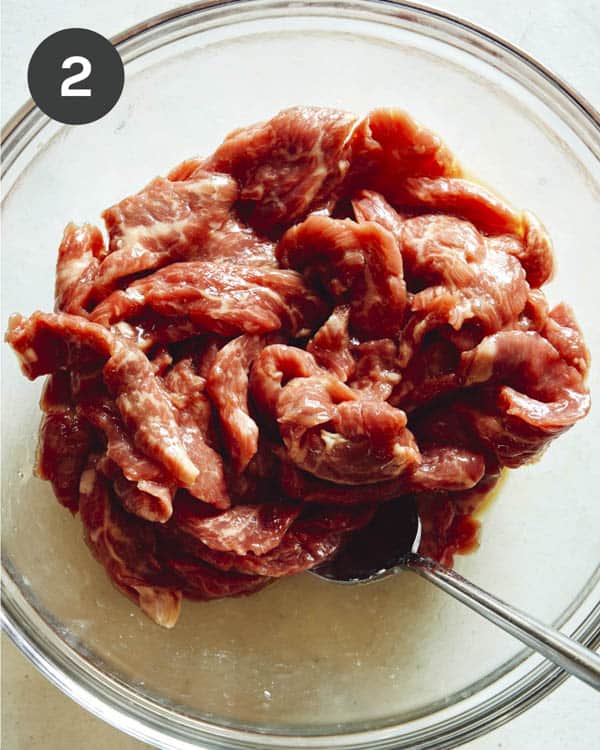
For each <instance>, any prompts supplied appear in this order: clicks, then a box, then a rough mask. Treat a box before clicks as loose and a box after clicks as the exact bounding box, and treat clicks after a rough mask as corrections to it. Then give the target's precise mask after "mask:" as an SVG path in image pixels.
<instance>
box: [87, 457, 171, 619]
mask: <svg viewBox="0 0 600 750" xmlns="http://www.w3.org/2000/svg"><path fill="white" fill-rule="evenodd" d="M80 493H81V494H80V501H79V509H80V513H81V520H82V522H83V528H84V532H85V540H86V542H87V544H88V546H89V548H90V549H91V551H92V553H93V554H94V556H95V557H96V559H97V560H98V561H99V562H100V563H102V565H103V566H104V567H105V568H106V572H107V573H108V576H109V577H110V579H111V581H112V582H113V583H114V584H115V586H116V587H117V588H118V589H120V590H121V591H122V592H123V593H124V594H126V595H127V596H128V597H129V598H130V599H133V601H134V602H136V604H138V606H139V607H140V608H141V609H142V610H143V611H144V612H145V613H146V614H147V615H148V616H149V617H150V618H151V619H152V620H154V622H156V623H157V624H158V625H162V626H163V627H166V628H172V627H173V626H174V625H175V623H176V622H177V618H178V617H179V610H180V608H181V591H179V590H178V589H177V588H176V587H175V586H174V585H173V584H174V581H173V578H172V576H168V575H167V574H166V573H165V571H164V570H163V569H162V567H161V565H160V563H159V562H158V560H157V558H156V556H155V550H154V547H155V541H154V533H153V531H152V529H151V526H150V525H149V524H145V523H144V522H143V521H139V520H137V519H135V518H134V517H133V516H131V515H128V514H127V513H125V512H124V511H122V510H121V509H120V508H119V507H118V505H117V504H116V503H114V502H112V501H111V498H110V492H109V489H108V486H107V484H106V480H104V479H102V478H101V477H100V475H99V474H98V473H97V472H96V470H95V469H94V468H93V466H92V465H90V466H88V468H87V469H86V470H85V471H84V473H83V475H82V477H81V485H80Z"/></svg>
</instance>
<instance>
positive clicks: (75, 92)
mask: <svg viewBox="0 0 600 750" xmlns="http://www.w3.org/2000/svg"><path fill="white" fill-rule="evenodd" d="M73 65H81V70H80V71H79V73H75V74H74V75H72V76H69V77H68V78H65V80H64V81H63V82H62V86H61V87H60V95H61V96H91V95H92V90H91V89H72V88H71V86H72V85H73V84H74V83H79V82H80V81H85V79H86V78H87V77H88V76H89V74H90V73H91V72H92V64H91V63H90V61H89V60H88V59H87V57H81V55H73V56H72V57H67V59H66V60H64V61H63V64H62V67H63V68H64V69H65V70H69V68H72V67H73Z"/></svg>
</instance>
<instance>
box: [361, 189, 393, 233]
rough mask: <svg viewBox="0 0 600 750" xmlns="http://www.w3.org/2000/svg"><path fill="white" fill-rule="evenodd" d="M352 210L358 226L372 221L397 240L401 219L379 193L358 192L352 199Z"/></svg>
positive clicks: (370, 191)
mask: <svg viewBox="0 0 600 750" xmlns="http://www.w3.org/2000/svg"><path fill="white" fill-rule="evenodd" d="M352 209H353V211H354V216H355V217H356V221H358V223H359V224H363V223H364V222H365V221H374V222H375V223H376V224H379V225H381V226H382V227H383V228H384V229H387V230H388V231H389V232H391V233H392V234H393V235H394V237H396V238H397V239H399V238H400V232H401V231H402V221H403V218H405V217H402V216H401V214H400V213H399V212H398V211H397V210H396V209H395V208H394V207H393V206H391V205H390V204H389V203H388V202H387V201H386V199H385V198H384V197H383V195H381V194H380V193H376V192H375V191H374V190H359V191H358V193H356V195H355V196H354V197H353V198H352Z"/></svg>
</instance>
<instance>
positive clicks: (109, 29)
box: [2, 0, 600, 750]
mask: <svg viewBox="0 0 600 750" xmlns="http://www.w3.org/2000/svg"><path fill="white" fill-rule="evenodd" d="M432 4H434V5H436V6H437V7H441V8H443V9H444V10H447V11H448V12H451V13H455V14H457V15H462V16H464V17H466V18H468V19H469V20H472V21H473V22H475V23H479V24H481V25H484V26H487V27H488V28H490V29H491V30H492V31H494V32H496V33H497V34H500V35H501V36H504V37H506V38H507V39H509V40H510V41H512V42H514V43H516V44H519V45H520V46H521V47H523V48H524V49H526V50H527V51H528V52H530V53H531V54H533V55H534V56H536V57H538V59H540V60H541V61H542V62H543V63H545V64H546V65H547V66H549V67H550V68H552V69H553V70H555V71H556V72H557V73H558V74H559V75H560V76H562V77H563V78H564V79H566V80H567V81H568V82H569V83H570V84H572V85H573V86H575V87H576V88H577V89H578V90H579V91H580V93H582V94H583V95H584V96H586V97H587V98H588V99H589V100H590V101H591V103H592V104H593V105H594V106H596V108H598V107H600V76H599V75H598V71H599V70H600V4H599V3H598V2H597V1H596V0H585V1H583V2H582V1H578V0H565V1H564V2H554V1H551V0H550V1H549V0H546V1H544V0H535V1H533V0H529V2H523V0H505V2H503V3H496V2H490V0H485V1H482V0H479V1H477V0H444V1H443V2H439V3H432ZM173 5H174V3H173V2H168V1H167V2H165V0H143V1H142V0H119V1H118V2H117V1H115V0H103V2H97V1H95V2H88V3H81V0H56V1H55V2H54V3H48V2H46V0H29V1H27V2H20V3H17V2H13V0H3V2H2V73H3V81H2V120H3V121H5V120H6V119H7V118H8V117H9V116H10V115H11V114H12V113H13V112H14V111H15V110H16V109H17V108H18V107H19V106H20V105H21V104H22V102H23V101H24V100H25V98H26V97H27V88H26V67H27V62H28V60H29V57H30V56H31V53H32V52H33V50H34V48H35V47H36V45H37V44H38V43H39V42H40V41H41V40H42V39H43V38H45V37H46V36H47V35H48V34H50V33H52V32H54V31H57V30H58V29H61V28H66V27H69V26H85V27H88V28H93V29H95V30H96V31H99V32H101V33H104V34H106V35H111V34H114V33H116V32H118V31H120V30H122V29H123V28H125V27H127V26H130V25H132V24H133V23H136V22H137V21H139V20H141V19H143V18H146V17H148V16H150V15H153V14H155V13H159V12H162V11H164V10H166V9H168V8H170V7H172V6H173ZM2 692H3V696H2V697H3V700H2V719H3V721H2V747H3V748H4V750H25V748H27V750H36V748H41V747H44V748H45V749H46V750H55V749H57V750H58V749H59V748H61V749H62V748H65V747H74V748H79V747H86V748H88V749H89V750H95V749H96V748H102V749H104V748H107V747H110V748H112V750H130V748H141V747H143V745H142V744H141V743H139V742H136V741H135V740H132V739H130V738H128V737H125V736H124V735H122V734H120V733H119V732H117V731H116V730H114V729H112V728H111V727H108V726H106V725H104V724H103V723H102V722H100V721H99V720H98V719H95V718H94V717H92V716H90V715H88V714H87V713H85V712H84V711H83V710H82V709H80V708H79V707H78V706H76V705H75V704H73V703H72V702H70V701H69V700H68V699H67V698H66V697H65V696H63V695H62V694H61V693H59V692H58V691H57V690H56V689H55V688H54V687H53V686H51V685H50V684H49V683H47V682H46V681H45V680H44V679H43V678H42V677H41V676H40V675H39V674H38V673H37V672H36V671H35V670H34V669H33V667H31V666H30V665H29V664H28V663H27V662H26V661H25V660H24V658H23V657H22V656H21V655H20V654H19V653H18V652H16V650H15V649H14V647H13V646H12V645H10V644H7V643H6V641H5V642H4V651H3V663H2ZM599 710H600V698H598V696H597V694H594V693H593V691H591V690H590V689H589V688H587V687H586V686H584V685H580V684H577V683H576V682H575V681H574V680H569V681H568V682H567V683H566V684H565V685H564V686H562V687H561V688H559V689H558V690H557V691H556V692H555V693H554V694H553V695H552V696H550V697H549V698H548V699H546V700H545V701H543V702H542V703H541V704H539V705H538V706H536V707H534V708H533V709H532V710H530V711H529V712H527V713H526V714H524V715H523V716H521V717H519V718H518V719H516V720H515V721H513V722H511V723H510V724H509V725H506V726H504V727H502V728H500V729H498V730H496V731H495V732H493V733H492V734H490V735H488V736H486V737H484V738H480V739H479V740H476V741H474V742H472V743H470V744H469V745H467V746H465V747H467V748H469V750H492V748H494V749H495V748H517V747H527V748H530V749H531V750H537V748H547V749H548V750H554V749H555V748H556V750H558V749H560V750H575V748H577V750H587V749H588V748H590V750H591V748H594V747H596V746H597V715H598V712H599Z"/></svg>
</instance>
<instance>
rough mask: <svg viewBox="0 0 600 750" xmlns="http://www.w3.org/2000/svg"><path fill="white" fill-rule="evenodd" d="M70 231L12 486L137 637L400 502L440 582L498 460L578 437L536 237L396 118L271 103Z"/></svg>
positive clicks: (33, 358)
mask: <svg viewBox="0 0 600 750" xmlns="http://www.w3.org/2000/svg"><path fill="white" fill-rule="evenodd" d="M103 219H104V223H105V225H106V230H107V233H108V243H107V244H105V241H104V239H103V235H102V233H101V231H100V230H99V229H98V228H96V227H95V226H91V225H89V224H85V225H83V226H74V225H72V224H71V225H69V226H68V227H67V228H66V230H65V234H64V237H63V240H62V244H61V246H60V248H59V254H58V263H57V270H56V307H55V312H54V313H44V312H35V313H34V314H33V315H31V316H30V317H29V318H23V317H22V316H20V315H14V316H13V317H12V318H11V320H10V324H9V330H8V333H7V337H6V338H7V341H8V342H9V343H10V344H11V346H12V347H13V348H14V350H15V351H16V352H17V354H18V356H19V358H20V361H21V366H22V369H23V372H24V373H25V375H26V376H27V377H28V378H31V379H33V378H37V377H38V376H40V375H48V376H49V377H48V379H47V381H46V386H45V389H44V392H43V396H42V400H41V407H42V410H43V412H44V417H43V421H42V426H41V434H40V443H39V452H38V463H37V469H36V471H37V474H38V476H40V477H43V478H45V479H48V480H49V481H50V482H51V483H52V485H53V487H54V491H55V493H56V496H57V498H58V500H59V502H60V503H62V504H63V505H65V506H66V507H67V508H69V509H70V510H71V511H72V512H74V513H75V512H77V511H79V513H80V516H81V520H82V523H83V528H84V533H85V538H86V540H87V543H88V545H89V546H90V548H91V550H92V552H93V553H94V555H95V556H96V557H97V559H98V560H99V561H100V562H101V563H102V564H103V565H104V567H105V568H106V570H107V573H108V575H109V576H110V578H111V579H112V581H113V582H114V583H115V585H116V586H117V587H118V588H119V589H120V590H121V591H123V592H124V593H125V594H126V595H127V596H129V597H131V598H132V599H133V600H134V601H135V602H136V603H137V604H139V606H140V607H141V608H142V609H143V610H144V612H146V613H147V614H148V615H149V616H150V617H151V618H152V619H153V620H155V621H156V622H157V623H159V624H161V625H164V626H167V627H170V626H172V625H174V623H175V621H176V619H177V616H178V613H179V608H180V604H181V599H182V597H188V598H190V599H197V600H206V599H211V598H215V597H224V596H235V595H238V594H248V593H251V592H254V591H257V590H258V589H260V588H262V587H263V586H265V585H266V584H268V583H269V582H270V581H272V580H273V579H275V578H277V577H279V576H284V575H291V574H293V573H299V572H300V571H304V570H307V569H309V568H311V567H313V566H315V565H317V564H319V563H320V562H322V561H324V560H326V559H328V558H330V557H331V556H333V555H334V554H335V553H336V551H338V550H339V549H340V547H341V545H343V544H344V541H345V540H347V539H348V535H349V534H352V532H353V531H354V530H356V529H359V528H361V527H364V526H365V525H366V524H368V523H369V521H370V520H371V519H372V517H373V515H374V513H375V512H376V509H377V504H378V503H382V502H385V501H388V500H392V499H397V498H399V497H402V496H406V495H409V494H414V495H416V497H417V502H418V507H419V511H420V514H421V517H422V520H423V530H424V537H423V543H422V550H423V551H424V552H425V553H426V554H429V555H432V556H433V557H436V558H438V559H440V560H443V561H444V562H446V563H449V564H451V562H452V558H453V554H454V553H456V552H463V553H464V552H466V551H468V550H469V549H472V548H473V547H474V546H475V544H476V539H477V531H478V523H477V521H476V520H475V519H474V518H473V512H474V511H475V509H476V508H477V506H478V504H479V503H480V502H481V501H482V499H483V497H484V496H485V494H486V493H487V492H489V490H490V489H491V488H492V487H493V486H494V484H495V483H496V481H497V480H498V477H499V474H500V471H501V469H502V467H505V466H507V467H511V468H512V467H517V466H519V465H521V464H523V463H525V462H528V461H531V460H532V459H535V458H536V457H537V456H539V455H540V453H541V452H542V451H543V450H544V448H545V447H546V446H547V445H548V443H549V442H550V441H551V440H553V439H554V438H556V437H557V436H558V435H560V434H561V433H562V432H564V431H565V430H567V429H568V428H569V427H570V426H571V425H572V424H573V423H574V422H576V421H577V420H578V419H581V418H582V417H583V416H584V415H585V414H586V412H587V411H588V409H589V405H590V399H589V394H588V391H587V389H586V387H585V385H584V377H585V374H586V370H587V368H588V364H589V355H588V352H587V350H586V347H585V344H584V342H583V339H582V336H581V332H580V330H579V328H578V326H577V323H576V321H575V319H574V317H573V314H572V312H571V311H570V309H569V308H568V307H567V306H566V305H564V304H559V305H558V306H557V307H554V308H553V309H549V307H548V303H547V301H546V298H545V296H544V293H543V292H542V291H541V287H542V285H543V284H544V283H545V282H546V281H547V280H548V279H549V278H550V276H551V275H552V271H553V259H552V249H551V245H550V241H549V239H548V236H547V234H546V232H545V230H544V228H543V227H542V226H541V225H540V223H539V222H538V221H537V220H536V219H535V217H533V216H532V215H531V214H529V213H526V212H525V213H523V212H519V211H515V210H514V209H512V208H511V207H510V206H508V205H506V204H505V203H504V202H503V201H502V200H501V199H500V198H498V197H497V196H496V195H494V194H493V193H491V192H490V191H489V190H487V189H484V188H483V187H481V186H480V185H478V184H476V183H473V182H471V181H468V180H466V179H464V178H463V177H462V176H461V170H460V167H459V166H458V165H457V163H456V161H455V159H454V158H453V156H452V154H451V153H450V152H449V151H448V149H447V148H446V147H445V146H444V145H443V144H442V142H441V141H440V140H439V138H437V137H436V136H435V135H434V134H432V133H431V132H429V131H427V130H425V129H424V128H422V127H421V126H419V125H418V124H417V123H415V122H414V121H413V120H411V118H410V117H408V116H407V115H406V114H405V113H403V112H401V111H397V110H392V109H380V110H376V111H374V112H371V113H370V114H369V115H368V116H366V117H364V118H362V119H360V118H358V117H356V116H354V115H353V114H350V113H347V112H342V111H338V110H333V109H322V108H316V107H296V108H292V109H288V110H286V111H283V112H281V113H280V114H278V115H277V116H276V117H274V118H273V119H271V120H269V121H268V122H263V123H259V124H257V125H253V126H251V127H247V128H242V129H239V130H236V131H234V132H233V133H231V135H229V136H228V137H227V138H226V139H225V141H224V142H223V143H222V144H221V146H219V148H218V149H217V150H216V151H215V153H214V154H213V155H212V156H210V157H209V158H206V159H191V160H189V161H186V162H184V163H183V164H180V165H179V166H178V167H176V168H175V169H174V170H173V171H172V172H171V173H170V174H168V175H167V177H157V178H156V179H154V180H153V181H152V182H150V184H149V185H148V186H147V187H145V188H144V189H143V190H142V191H141V192H139V193H137V194H136V195H133V196H131V197H129V198H125V199H124V200H122V201H121V202H120V203H117V204H116V205H114V206H112V207H111V208H109V209H107V210H106V211H105V212H104V214H103Z"/></svg>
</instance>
